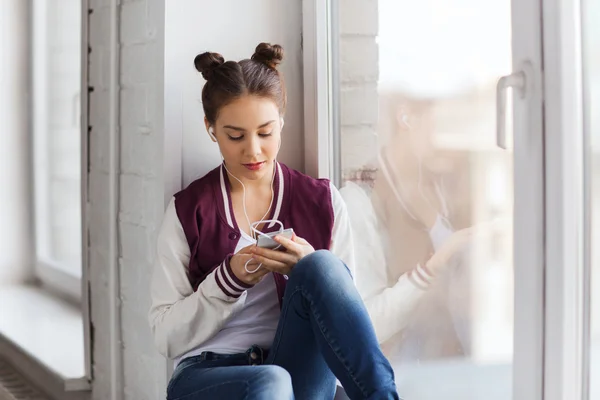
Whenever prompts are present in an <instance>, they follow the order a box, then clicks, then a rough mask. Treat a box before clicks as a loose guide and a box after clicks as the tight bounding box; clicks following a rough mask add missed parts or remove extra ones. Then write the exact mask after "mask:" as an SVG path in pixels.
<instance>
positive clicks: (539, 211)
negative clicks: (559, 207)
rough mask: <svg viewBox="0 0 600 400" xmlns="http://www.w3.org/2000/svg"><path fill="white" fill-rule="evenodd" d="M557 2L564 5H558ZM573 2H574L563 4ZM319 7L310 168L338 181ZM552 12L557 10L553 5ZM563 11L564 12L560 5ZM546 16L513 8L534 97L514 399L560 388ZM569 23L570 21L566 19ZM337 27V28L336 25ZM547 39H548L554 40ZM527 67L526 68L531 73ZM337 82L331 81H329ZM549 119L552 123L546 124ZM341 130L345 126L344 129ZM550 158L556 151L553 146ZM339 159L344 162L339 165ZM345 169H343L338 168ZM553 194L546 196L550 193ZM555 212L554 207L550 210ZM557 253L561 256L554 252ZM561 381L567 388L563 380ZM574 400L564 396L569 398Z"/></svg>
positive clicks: (312, 7)
mask: <svg viewBox="0 0 600 400" xmlns="http://www.w3.org/2000/svg"><path fill="white" fill-rule="evenodd" d="M552 1H553V2H557V1H560V0H552ZM563 1H570V0H563ZM324 3H328V2H319V1H318V0H304V1H303V35H304V36H303V37H304V42H303V46H304V47H303V51H304V85H305V90H304V105H305V146H306V147H305V154H306V156H305V169H306V171H307V173H309V174H310V175H312V176H318V177H326V178H331V177H335V175H336V172H335V168H336V165H335V163H334V161H336V162H338V163H339V159H340V157H339V155H337V156H336V155H333V157H332V156H331V154H332V153H331V152H332V149H333V148H334V146H333V144H334V143H335V134H336V131H334V130H333V127H334V126H335V123H336V122H335V121H336V118H337V116H336V114H335V110H334V108H333V106H332V99H333V96H335V94H336V92H335V91H333V92H332V87H333V83H332V82H331V80H332V79H333V78H332V76H333V72H332V71H331V65H332V64H331V61H332V60H331V58H332V54H333V51H334V49H331V47H330V44H331V43H332V42H331V40H332V31H333V28H332V24H331V23H330V17H331V12H332V7H331V5H328V4H324ZM544 5H545V6H546V5H547V6H550V7H553V5H551V4H550V0H545V2H544ZM555 7H556V9H557V10H558V9H560V8H558V5H556V6H555ZM541 16H542V9H541V3H540V2H538V1H535V0H513V1H512V21H513V23H512V25H513V28H512V31H513V68H514V70H515V71H517V70H520V69H522V68H527V69H528V88H527V89H528V90H527V95H526V96H525V98H523V99H520V100H518V99H517V100H515V101H514V111H513V116H514V117H513V118H514V121H513V129H514V136H515V137H514V139H513V141H514V143H515V171H518V172H519V173H515V174H514V175H515V181H514V185H515V193H519V194H518V198H517V199H516V202H515V203H516V204H515V215H514V218H515V220H516V221H520V225H519V226H518V227H517V226H515V230H514V242H515V248H514V258H515V332H514V355H513V399H515V400H542V399H544V400H546V399H550V398H551V399H554V398H558V397H544V393H545V391H546V393H547V390H548V388H549V387H550V386H551V385H552V383H549V382H548V379H554V378H556V377H555V376H553V374H552V373H551V370H549V369H548V362H549V360H548V358H546V359H545V354H544V350H545V349H546V350H548V348H547V346H546V348H544V340H545V339H547V338H548V333H547V332H545V329H553V327H551V326H549V325H548V324H546V325H545V318H547V314H545V308H544V305H545V304H544V301H545V300H547V295H548V293H546V297H545V290H546V288H547V282H546V281H545V280H544V277H545V276H546V279H547V278H548V275H550V273H548V272H547V270H546V269H545V267H546V265H545V263H544V262H545V259H546V257H548V252H547V251H546V250H545V244H546V242H545V238H546V236H545V228H546V226H545V218H547V217H548V214H549V213H550V211H549V210H548V209H545V207H544V201H545V196H546V195H547V194H548V190H549V189H550V188H548V187H547V186H546V187H545V186H544V185H545V183H546V184H547V181H548V179H549V177H551V176H552V171H549V174H545V170H544V131H543V126H544V120H543V114H542V104H543V102H542V100H543V89H544V88H543V87H542V36H541V32H542V26H541V24H542V20H541ZM563 18H564V16H563ZM333 26H335V23H334V24H333ZM336 34H337V33H336ZM547 39H548V38H547V37H546V34H545V35H544V40H547ZM525 66H526V67H525ZM328 80H329V81H328ZM547 122H548V120H546V123H547ZM337 126H338V127H339V122H338V125H337ZM546 151H548V148H547V147H546ZM336 158H337V160H336ZM337 168H338V170H339V168H340V166H339V165H338V166H337ZM545 189H546V191H545ZM550 207H553V204H550ZM554 250H556V249H554ZM558 381H562V380H561V379H559V380H558ZM567 398H569V399H573V397H562V399H565V400H566V399H567Z"/></svg>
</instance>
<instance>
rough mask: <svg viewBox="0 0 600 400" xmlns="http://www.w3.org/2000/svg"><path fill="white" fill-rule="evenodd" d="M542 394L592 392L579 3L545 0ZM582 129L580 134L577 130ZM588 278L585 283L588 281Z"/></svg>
mask: <svg viewBox="0 0 600 400" xmlns="http://www.w3.org/2000/svg"><path fill="white" fill-rule="evenodd" d="M542 11H543V13H542V21H543V24H542V25H543V26H542V28H543V32H542V34H543V57H544V66H545V68H544V83H543V92H544V106H545V115H544V126H545V132H544V137H545V149H544V157H545V169H546V176H545V200H546V215H545V240H546V243H547V246H546V254H545V260H546V276H545V337H544V358H545V363H544V400H558V399H566V398H577V399H587V398H588V397H589V387H588V384H589V364H590V363H589V357H590V354H589V352H590V347H589V315H590V314H589V311H590V310H589V308H590V293H589V281H586V280H585V279H586V277H589V276H590V267H591V265H590V259H589V255H590V250H591V249H590V243H589V241H588V238H586V232H589V226H588V222H587V221H586V218H587V217H589V216H590V210H589V207H590V203H589V199H587V197H589V193H588V192H587V189H586V187H585V184H586V183H590V181H589V179H588V180H587V182H586V180H585V174H586V169H585V166H586V164H588V165H589V157H588V156H587V155H586V147H585V142H586V140H587V139H586V138H585V136H586V135H587V134H589V133H588V132H586V131H585V130H584V128H585V126H584V109H583V101H584V93H583V90H584V88H583V55H582V50H583V49H582V24H581V4H580V2H578V1H574V0H543V1H542ZM573 132H580V133H581V134H573ZM586 286H587V287H586Z"/></svg>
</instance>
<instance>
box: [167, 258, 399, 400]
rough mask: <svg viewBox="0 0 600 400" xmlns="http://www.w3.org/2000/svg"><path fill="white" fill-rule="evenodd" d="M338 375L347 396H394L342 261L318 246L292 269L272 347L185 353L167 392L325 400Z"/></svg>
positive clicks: (186, 398)
mask: <svg viewBox="0 0 600 400" xmlns="http://www.w3.org/2000/svg"><path fill="white" fill-rule="evenodd" d="M336 377H337V378H338V379H339V380H340V382H341V383H342V385H343V387H344V390H345V391H346V393H347V395H348V396H349V397H350V398H351V399H373V400H375V399H399V397H398V394H397V393H396V386H395V383H394V371H393V370H392V367H391V366H390V364H389V362H388V360H387V359H386V358H385V357H384V355H383V353H382V352H381V350H380V348H379V344H378V343H377V338H376V336H375V331H374V330H373V326H372V324H371V321H370V319H369V315H368V314H367V310H366V308H365V306H364V304H363V302H362V299H361V298H360V295H359V294H358V292H357V290H356V288H355V286H354V283H353V281H352V277H351V276H350V272H349V270H348V268H347V267H346V266H345V265H344V264H343V263H342V262H341V261H340V260H339V259H338V258H337V257H335V256H334V255H333V254H331V253H330V252H328V251H317V252H315V253H313V254H311V255H309V256H307V257H305V258H303V259H302V260H301V261H300V262H299V263H298V264H297V265H296V266H295V267H294V269H293V271H292V273H291V274H290V279H289V281H288V284H287V287H286V290H285V295H284V298H283V305H282V309H281V317H280V319H279V325H278V327H277V332H276V334H275V339H274V341H273V345H272V346H271V348H270V349H268V350H267V349H261V348H259V347H257V346H253V347H252V348H250V349H249V350H248V351H247V352H246V353H239V354H233V355H222V354H215V353H211V352H205V353H202V354H201V355H199V356H196V357H190V358H187V359H185V360H183V361H182V362H181V363H180V364H179V365H178V366H177V368H176V369H175V372H174V373H173V377H172V379H171V382H169V387H168V389H167V395H168V396H167V398H168V399H169V400H204V399H219V400H238V399H239V400H241V399H248V400H287V399H294V398H295V399H298V400H303V399H307V400H319V399H328V400H330V399H332V398H333V396H334V394H335V389H336Z"/></svg>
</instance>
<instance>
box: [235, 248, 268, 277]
mask: <svg viewBox="0 0 600 400" xmlns="http://www.w3.org/2000/svg"><path fill="white" fill-rule="evenodd" d="M254 247H255V245H250V246H247V247H244V248H243V249H241V250H240V251H238V252H237V253H235V254H234V255H233V257H231V261H230V265H231V269H232V270H233V273H234V274H235V276H236V277H237V278H238V279H239V280H240V281H242V282H244V283H246V284H248V285H256V284H257V283H258V282H260V281H261V280H262V278H263V277H264V276H265V275H266V274H268V273H269V272H270V271H269V270H268V269H266V268H264V267H261V268H260V269H259V270H258V271H256V272H254V273H252V274H249V273H248V272H247V271H246V268H245V267H244V266H245V265H246V262H248V260H252V254H251V251H252V248H254ZM258 264H259V262H258V261H255V260H252V261H250V262H249V263H248V271H253V270H255V269H256V267H258Z"/></svg>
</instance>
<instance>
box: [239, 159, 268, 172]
mask: <svg viewBox="0 0 600 400" xmlns="http://www.w3.org/2000/svg"><path fill="white" fill-rule="evenodd" d="M264 164H265V161H262V162H259V163H253V164H243V165H244V167H246V168H248V169H249V170H250V171H258V170H259V169H261V168H262V166H263V165H264Z"/></svg>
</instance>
